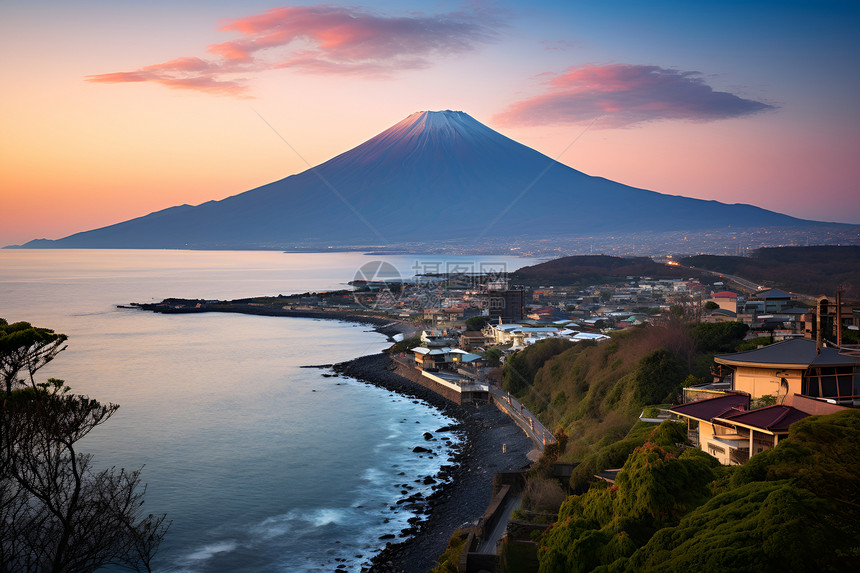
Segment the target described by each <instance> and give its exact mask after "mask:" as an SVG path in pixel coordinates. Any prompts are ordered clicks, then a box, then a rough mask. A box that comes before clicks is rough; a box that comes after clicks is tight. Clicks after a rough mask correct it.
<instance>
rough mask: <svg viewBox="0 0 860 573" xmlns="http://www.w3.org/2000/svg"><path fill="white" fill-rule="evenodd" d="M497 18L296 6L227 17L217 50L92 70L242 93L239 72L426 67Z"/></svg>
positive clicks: (486, 38)
mask: <svg viewBox="0 0 860 573" xmlns="http://www.w3.org/2000/svg"><path fill="white" fill-rule="evenodd" d="M492 26H493V20H492V18H489V17H486V16H481V15H479V14H477V13H465V12H452V13H448V14H439V15H435V16H408V17H387V16H381V15H377V14H372V13H369V12H366V11H364V10H361V9H359V8H348V7H340V6H327V5H319V6H296V7H287V6H283V7H280V8H272V9H270V10H266V11H265V12H263V13H261V14H254V15H251V16H247V17H244V18H236V19H233V20H228V21H225V22H223V23H222V25H221V27H220V28H219V30H220V31H223V32H233V33H237V34H239V37H238V38H236V39H234V40H229V41H226V42H222V43H218V44H212V45H210V46H208V47H207V51H208V52H209V53H210V54H212V55H214V56H215V57H216V58H215V59H214V60H212V61H207V60H203V59H200V58H177V59H175V60H171V61H169V62H164V63H162V64H155V65H151V66H146V67H144V68H141V69H139V70H135V71H131V72H116V73H110V74H98V75H92V76H88V77H87V78H86V79H87V81H92V82H103V83H120V82H143V81H153V82H157V83H160V84H163V85H166V86H168V87H174V88H181V89H198V90H200V91H206V92H212V93H221V94H227V95H243V94H245V92H246V90H247V84H246V80H244V79H225V76H229V75H231V74H236V73H248V72H260V71H265V70H271V69H285V68H286V69H293V70H297V71H302V72H306V73H319V74H352V75H362V76H366V77H385V76H390V75H393V74H395V73H397V72H399V71H402V70H410V69H422V68H427V67H429V66H431V65H432V62H433V60H434V58H437V57H442V56H449V55H453V54H459V53H463V52H467V51H470V50H474V49H475V47H476V46H477V45H478V44H481V43H486V42H490V41H492V40H493V39H494V31H493V28H492Z"/></svg>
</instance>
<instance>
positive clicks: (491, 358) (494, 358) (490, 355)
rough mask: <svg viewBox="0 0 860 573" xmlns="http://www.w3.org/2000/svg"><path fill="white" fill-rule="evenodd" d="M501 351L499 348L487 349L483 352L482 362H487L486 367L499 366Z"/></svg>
mask: <svg viewBox="0 0 860 573" xmlns="http://www.w3.org/2000/svg"><path fill="white" fill-rule="evenodd" d="M501 359H502V351H501V350H500V349H499V348H488V349H487V351H486V352H484V360H486V361H487V366H493V367H495V366H499V365H500V364H501Z"/></svg>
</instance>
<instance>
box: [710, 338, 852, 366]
mask: <svg viewBox="0 0 860 573" xmlns="http://www.w3.org/2000/svg"><path fill="white" fill-rule="evenodd" d="M714 362H716V363H717V364H727V365H730V366H731V365H733V366H762V367H778V368H779V367H783V368H785V367H795V368H806V367H808V366H851V365H858V366H860V357H857V356H848V355H845V354H840V353H839V351H838V350H837V349H835V348H829V347H822V348H821V353H820V354H818V353H817V352H816V344H815V341H814V340H809V339H807V338H793V339H791V340H784V341H782V342H777V343H776V344H770V345H768V346H764V347H762V348H757V349H755V350H747V351H745V352H735V353H733V354H720V355H717V356H714Z"/></svg>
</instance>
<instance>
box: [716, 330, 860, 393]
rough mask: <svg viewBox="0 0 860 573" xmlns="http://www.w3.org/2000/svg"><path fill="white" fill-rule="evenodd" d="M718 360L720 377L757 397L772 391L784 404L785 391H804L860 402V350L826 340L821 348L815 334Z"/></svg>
mask: <svg viewBox="0 0 860 573" xmlns="http://www.w3.org/2000/svg"><path fill="white" fill-rule="evenodd" d="M714 362H715V363H716V368H715V377H716V379H717V380H719V381H722V382H729V383H730V387H731V389H732V390H734V391H736V392H745V393H747V394H749V395H750V396H751V397H752V398H754V399H755V398H761V397H762V396H766V395H770V396H774V397H775V398H776V399H777V403H778V404H779V403H781V400H782V399H784V398H785V397H786V396H791V395H794V394H800V395H802V396H809V397H812V398H824V399H827V400H828V401H830V402H832V403H836V404H845V405H858V406H860V356H852V355H847V354H844V353H840V351H839V350H838V349H836V348H830V347H826V346H825V347H821V348H820V349H819V348H817V345H816V343H815V341H813V340H809V339H805V338H795V339H791V340H785V341H782V342H777V343H775V344H771V345H768V346H763V347H761V348H757V349H755V350H748V351H746V352H736V353H734V354H722V355H718V356H715V357H714ZM717 380H715V381H717Z"/></svg>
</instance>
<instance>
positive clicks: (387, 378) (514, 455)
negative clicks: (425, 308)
mask: <svg viewBox="0 0 860 573" xmlns="http://www.w3.org/2000/svg"><path fill="white" fill-rule="evenodd" d="M164 303H172V304H171V305H170V306H165V304H164ZM132 306H133V307H136V308H140V309H142V310H148V311H153V312H159V313H165V314H174V313H199V312H229V313H240V314H255V315H265V316H287V317H295V318H314V319H327V320H342V321H345V322H355V323H361V324H367V325H371V326H373V330H375V331H376V332H379V333H380V334H384V335H385V336H388V338H389V340H391V341H392V342H393V336H394V335H395V334H406V335H408V334H409V333H411V332H414V331H415V330H416V327H415V326H412V325H409V324H406V323H402V322H396V321H395V322H392V321H391V320H387V319H384V318H381V317H375V316H368V315H362V314H355V313H350V312H340V311H299V310H291V309H282V308H274V307H271V306H266V307H263V306H257V305H253V304H248V303H242V302H231V303H223V302H220V303H216V304H212V303H206V302H205V301H195V300H189V299H167V300H165V301H164V302H163V303H161V304H148V303H147V304H139V303H132ZM328 367H329V365H327V364H326V365H309V366H306V368H328ZM331 369H332V370H333V371H334V372H336V373H337V374H340V375H343V376H348V377H350V378H354V379H357V380H361V381H362V382H365V383H368V384H373V385H375V386H379V387H382V388H385V389H387V390H389V391H391V392H395V393H397V394H400V395H404V396H410V397H413V398H416V399H419V400H422V401H424V402H426V403H427V404H429V405H431V406H433V407H435V408H438V409H439V410H440V411H442V412H443V413H444V414H445V415H447V416H449V417H451V418H454V419H455V420H457V421H458V424H457V425H455V426H451V427H448V428H446V429H445V431H446V432H457V433H458V434H459V435H460V437H461V438H462V441H461V443H460V444H459V447H458V448H456V450H455V453H454V454H453V455H452V456H451V457H450V458H449V460H448V462H449V463H448V464H445V465H443V468H442V470H441V471H440V472H439V473H438V474H437V475H435V476H427V477H425V479H428V480H432V481H427V482H426V483H427V484H430V483H434V482H435V485H434V486H433V493H432V494H431V495H429V496H426V497H422V498H414V499H413V498H409V497H407V498H404V499H402V500H399V501H400V502H402V503H405V504H407V507H409V509H410V510H412V511H414V512H415V513H416V514H417V515H418V516H419V517H418V518H413V519H414V521H412V522H411V523H412V525H411V526H410V527H409V528H408V529H406V530H403V531H396V532H391V533H390V534H389V535H386V536H384V537H385V538H386V539H391V540H392V541H389V542H387V543H386V545H385V547H384V548H383V549H382V550H381V551H380V552H379V553H377V554H376V555H375V556H374V557H373V558H371V559H370V561H369V562H366V563H364V564H363V567H362V571H363V572H365V571H366V572H368V573H425V572H426V571H428V570H429V569H431V568H433V567H434V566H435V565H436V559H437V558H438V557H439V556H440V555H441V554H442V553H443V552H444V551H445V548H446V546H447V544H448V540H449V538H450V537H451V534H453V532H454V530H456V529H457V528H459V527H469V526H471V525H473V524H474V523H475V522H476V520H477V519H478V518H479V517H480V516H481V515H482V514H483V512H484V510H485V509H486V508H487V505H488V504H489V503H490V500H491V498H492V487H493V476H494V475H495V474H496V473H499V472H505V471H513V470H519V469H523V468H525V467H527V466H528V465H529V463H530V462H529V460H528V458H527V457H526V456H527V454H528V453H529V451H531V450H532V449H533V444H532V442H531V440H530V439H529V438H528V436H526V434H525V433H524V432H523V431H522V430H521V429H520V428H519V427H517V426H516V424H514V423H513V421H511V419H510V418H509V417H507V416H506V415H505V414H504V413H502V412H501V411H499V410H498V409H497V408H496V407H495V406H493V405H489V404H485V405H481V406H475V405H464V406H461V405H458V404H454V403H452V402H450V401H448V400H446V399H445V398H443V397H442V396H440V395H439V394H436V393H435V392H433V391H431V390H428V389H427V388H425V387H423V386H421V385H419V384H416V383H415V382H412V381H411V380H408V379H407V378H404V377H402V376H400V375H398V374H396V373H395V372H393V370H394V364H393V361H392V360H391V359H390V358H389V357H388V356H387V355H385V354H375V355H370V356H362V357H359V358H355V359H353V360H349V361H347V362H342V363H340V364H335V365H333V366H331ZM437 433H439V432H438V431H437ZM502 444H505V452H504V453H503V452H502ZM398 538H400V539H403V540H402V541H396V540H397V539H398ZM335 571H336V572H340V573H344V572H345V571H346V566H345V565H341V566H339V567H338V568H336V569H335Z"/></svg>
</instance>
